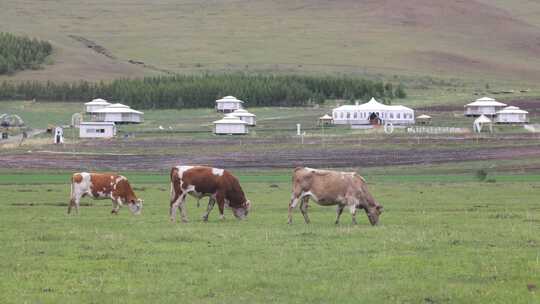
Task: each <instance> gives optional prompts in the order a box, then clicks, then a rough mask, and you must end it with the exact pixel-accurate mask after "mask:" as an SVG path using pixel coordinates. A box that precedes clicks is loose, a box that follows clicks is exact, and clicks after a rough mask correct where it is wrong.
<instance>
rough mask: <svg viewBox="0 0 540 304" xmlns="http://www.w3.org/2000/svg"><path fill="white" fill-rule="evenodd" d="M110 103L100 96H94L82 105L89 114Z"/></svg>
mask: <svg viewBox="0 0 540 304" xmlns="http://www.w3.org/2000/svg"><path fill="white" fill-rule="evenodd" d="M110 105H111V104H110V103H109V102H107V101H106V100H105V99H101V98H96V99H94V100H92V101H90V102H87V103H85V104H84V106H85V107H86V113H89V114H91V113H94V112H95V111H96V110H101V109H103V108H105V107H107V106H110Z"/></svg>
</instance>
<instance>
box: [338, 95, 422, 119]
mask: <svg viewBox="0 0 540 304" xmlns="http://www.w3.org/2000/svg"><path fill="white" fill-rule="evenodd" d="M332 117H333V120H334V124H337V125H339V124H341V125H343V124H351V125H369V124H385V123H392V124H395V125H408V124H414V110H413V109H411V108H408V107H405V106H401V105H395V106H390V105H385V104H382V103H380V102H378V101H377V100H375V98H371V100H370V101H369V102H366V103H364V104H360V105H359V104H358V103H357V104H355V105H343V106H341V107H338V108H335V109H333V110H332Z"/></svg>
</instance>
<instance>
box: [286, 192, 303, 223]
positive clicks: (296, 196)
mask: <svg viewBox="0 0 540 304" xmlns="http://www.w3.org/2000/svg"><path fill="white" fill-rule="evenodd" d="M300 195H301V194H300V193H296V192H294V191H293V193H292V194H291V202H290V203H289V221H288V223H289V224H292V211H293V209H294V208H296V205H297V204H298V201H299V200H300Z"/></svg>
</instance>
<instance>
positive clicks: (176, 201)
mask: <svg viewBox="0 0 540 304" xmlns="http://www.w3.org/2000/svg"><path fill="white" fill-rule="evenodd" d="M182 194H183V192H182V190H180V189H175V185H174V184H173V183H171V206H170V209H169V216H170V218H171V222H176V210H178V206H179V205H180V199H181V196H182Z"/></svg>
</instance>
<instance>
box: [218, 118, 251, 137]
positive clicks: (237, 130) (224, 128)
mask: <svg viewBox="0 0 540 304" xmlns="http://www.w3.org/2000/svg"><path fill="white" fill-rule="evenodd" d="M247 125H248V123H247V122H245V121H243V120H241V119H240V118H238V117H235V116H231V115H226V116H225V117H223V118H222V119H220V120H216V121H214V134H247V133H248V127H247Z"/></svg>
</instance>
